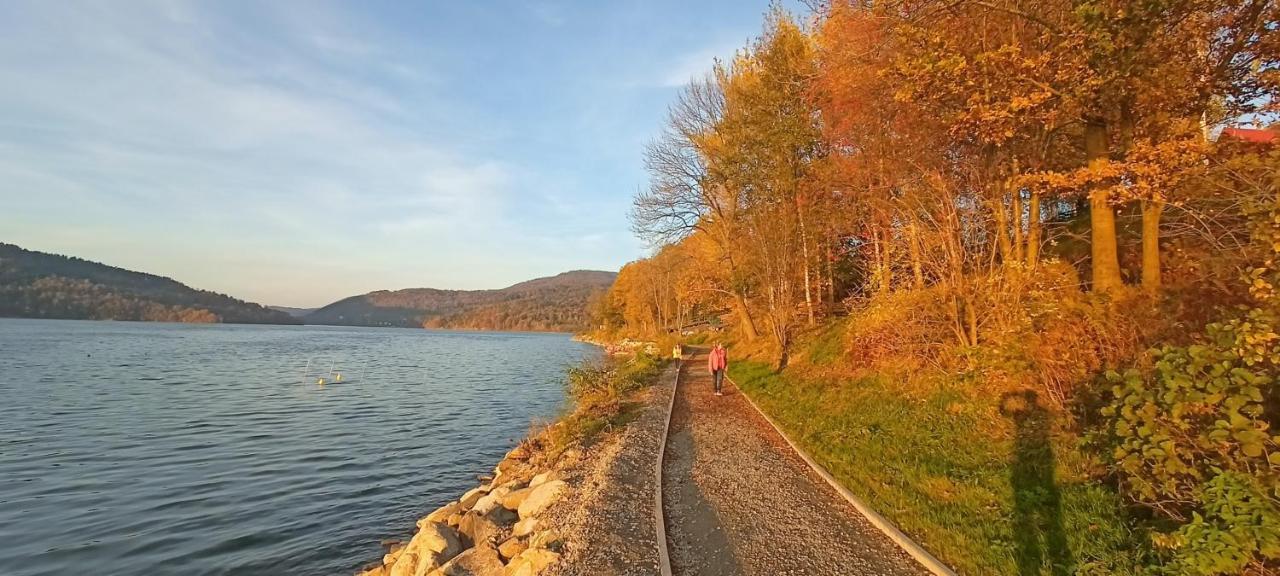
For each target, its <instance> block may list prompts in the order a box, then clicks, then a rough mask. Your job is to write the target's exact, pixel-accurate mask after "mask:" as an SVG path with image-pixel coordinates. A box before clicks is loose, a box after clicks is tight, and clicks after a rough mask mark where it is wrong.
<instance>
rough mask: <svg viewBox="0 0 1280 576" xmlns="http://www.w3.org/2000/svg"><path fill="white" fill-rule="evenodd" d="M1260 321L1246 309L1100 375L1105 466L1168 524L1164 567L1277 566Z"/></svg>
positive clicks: (1274, 465) (1276, 483) (1275, 472)
mask: <svg viewBox="0 0 1280 576" xmlns="http://www.w3.org/2000/svg"><path fill="white" fill-rule="evenodd" d="M1266 316H1267V314H1266V313H1265V311H1264V310H1263V309H1257V308H1256V309H1253V310H1251V311H1249V312H1248V313H1246V314H1245V316H1244V318H1242V319H1237V320H1233V321H1229V322H1224V323H1218V324H1212V325H1210V326H1208V327H1207V329H1206V337H1205V338H1204V339H1203V341H1202V342H1199V343H1197V344H1193V345H1191V346H1185V347H1177V346H1165V347H1164V348H1162V349H1160V350H1158V351H1153V352H1152V356H1153V357H1154V359H1155V365H1154V367H1153V369H1152V370H1151V371H1150V372H1149V373H1142V372H1139V371H1137V370H1129V371H1127V372H1126V373H1125V374H1124V375H1120V374H1116V373H1114V372H1112V373H1110V374H1108V378H1109V379H1110V380H1111V381H1112V382H1113V383H1114V384H1115V386H1114V388H1113V393H1114V394H1115V399H1114V401H1113V402H1112V403H1111V405H1110V406H1107V407H1106V408H1104V409H1103V414H1104V415H1105V416H1107V417H1108V418H1110V424H1111V426H1110V433H1111V435H1112V441H1113V442H1114V444H1115V449H1114V453H1113V458H1114V469H1115V470H1116V472H1117V473H1118V474H1119V476H1120V480H1121V483H1122V487H1123V489H1124V490H1125V493H1126V494H1127V495H1128V496H1129V497H1130V498H1132V499H1133V500H1135V501H1136V502H1138V503H1140V504H1142V505H1144V506H1147V507H1149V508H1151V509H1152V510H1154V511H1156V512H1157V513H1158V514H1159V515H1160V520H1162V521H1164V522H1166V523H1167V524H1168V525H1169V526H1170V527H1171V529H1169V530H1166V531H1164V532H1163V533H1158V534H1156V536H1155V543H1156V544H1157V545H1158V546H1159V547H1161V548H1163V549H1165V550H1167V551H1168V554H1169V564H1168V567H1169V569H1170V570H1171V571H1172V572H1173V573H1177V574H1203V575H1215V574H1238V573H1243V572H1245V571H1246V570H1249V571H1253V572H1255V573H1268V571H1269V570H1271V571H1273V570H1276V569H1277V568H1280V436H1272V435H1271V434H1270V432H1269V428H1270V424H1269V422H1268V420H1267V415H1266V397H1265V395H1264V392H1267V391H1269V390H1270V389H1271V387H1272V385H1273V383H1274V379H1273V376H1272V369H1271V367H1272V366H1273V364H1272V363H1271V361H1270V360H1269V358H1273V357H1274V352H1273V350H1272V349H1271V347H1272V346H1274V333H1273V332H1272V331H1271V328H1270V325H1269V323H1268V322H1267V321H1265V317H1266ZM1259 330H1261V331H1262V332H1263V333H1262V334H1259V333H1258V331H1259ZM1268 335H1269V336H1268Z"/></svg>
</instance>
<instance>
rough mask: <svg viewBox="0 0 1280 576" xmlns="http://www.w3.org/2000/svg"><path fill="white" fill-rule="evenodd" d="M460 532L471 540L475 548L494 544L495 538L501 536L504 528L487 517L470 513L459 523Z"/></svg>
mask: <svg viewBox="0 0 1280 576" xmlns="http://www.w3.org/2000/svg"><path fill="white" fill-rule="evenodd" d="M458 531H459V532H461V533H462V534H463V535H465V536H466V537H467V538H468V539H470V540H471V542H473V543H474V544H473V545H474V546H480V545H483V544H488V543H490V542H492V540H493V538H494V537H495V536H498V535H499V534H501V533H502V526H500V525H499V524H498V523H497V522H494V521H493V519H492V518H490V517H488V516H486V515H483V514H477V513H475V512H468V513H467V515H466V516H464V517H463V518H462V522H460V523H458Z"/></svg>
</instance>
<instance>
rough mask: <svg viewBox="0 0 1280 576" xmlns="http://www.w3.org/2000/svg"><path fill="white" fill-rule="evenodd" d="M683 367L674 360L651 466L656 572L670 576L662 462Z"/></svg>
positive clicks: (681, 361) (664, 456)
mask: <svg viewBox="0 0 1280 576" xmlns="http://www.w3.org/2000/svg"><path fill="white" fill-rule="evenodd" d="M683 369H684V359H683V358H681V359H680V360H677V361H676V378H675V382H674V383H673V384H672V385H671V398H669V399H667V418H666V421H665V422H664V423H663V424H662V441H661V442H660V443H659V444H658V461H657V462H656V463H655V464H654V466H653V473H654V476H655V477H656V478H657V482H656V483H655V484H654V486H656V489H655V490H654V492H653V530H654V533H655V534H656V535H657V538H656V540H657V544H658V573H659V574H661V576H671V553H670V552H669V551H668V550H667V519H666V517H665V516H664V514H663V512H662V463H663V461H664V460H665V459H666V455H667V435H668V434H669V433H670V432H671V413H672V411H674V409H675V406H676V389H677V388H679V387H680V372H681V371H682V370H683Z"/></svg>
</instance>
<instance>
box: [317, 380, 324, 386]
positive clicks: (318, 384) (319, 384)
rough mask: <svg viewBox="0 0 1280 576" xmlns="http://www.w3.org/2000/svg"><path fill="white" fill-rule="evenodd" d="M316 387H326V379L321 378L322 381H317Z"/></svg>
mask: <svg viewBox="0 0 1280 576" xmlns="http://www.w3.org/2000/svg"><path fill="white" fill-rule="evenodd" d="M316 385H317V386H324V378H321V379H319V380H316Z"/></svg>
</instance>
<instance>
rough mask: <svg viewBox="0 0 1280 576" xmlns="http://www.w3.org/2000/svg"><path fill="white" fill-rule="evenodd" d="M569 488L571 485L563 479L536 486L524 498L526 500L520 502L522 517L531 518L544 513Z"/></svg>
mask: <svg viewBox="0 0 1280 576" xmlns="http://www.w3.org/2000/svg"><path fill="white" fill-rule="evenodd" d="M568 489H569V485H568V484H565V483H564V481H563V480H551V481H548V482H546V483H544V484H541V485H539V486H538V487H537V488H534V489H533V492H530V493H529V495H528V496H527V497H526V498H525V499H524V502H521V503H520V508H519V512H520V518H529V517H532V516H537V515H538V514H540V513H542V511H543V510H546V509H547V507H548V506H551V505H552V504H554V503H555V501H556V500H558V499H559V498H560V496H562V495H563V494H564V493H565V491H567V490H568Z"/></svg>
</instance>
